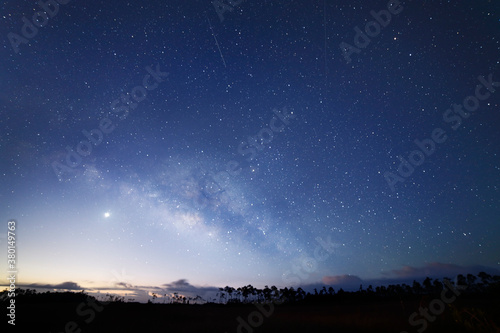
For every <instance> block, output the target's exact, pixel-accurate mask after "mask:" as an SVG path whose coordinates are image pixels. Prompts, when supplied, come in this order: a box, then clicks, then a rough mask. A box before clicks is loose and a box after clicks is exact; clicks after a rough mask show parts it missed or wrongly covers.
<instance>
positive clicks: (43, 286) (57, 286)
mask: <svg viewBox="0 0 500 333" xmlns="http://www.w3.org/2000/svg"><path fill="white" fill-rule="evenodd" d="M26 287H29V288H40V289H66V290H83V289H85V288H83V287H82V286H80V285H79V284H78V283H76V282H71V281H68V282H63V283H59V284H40V283H32V284H29V285H26Z"/></svg>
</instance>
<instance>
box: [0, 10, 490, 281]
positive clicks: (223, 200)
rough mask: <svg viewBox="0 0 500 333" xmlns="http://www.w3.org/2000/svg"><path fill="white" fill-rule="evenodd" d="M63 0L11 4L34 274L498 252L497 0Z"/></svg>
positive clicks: (366, 264) (394, 273)
mask: <svg viewBox="0 0 500 333" xmlns="http://www.w3.org/2000/svg"><path fill="white" fill-rule="evenodd" d="M63 3H64V1H61V4H60V5H58V9H57V12H56V9H55V8H54V6H49V7H47V11H48V12H47V13H46V14H44V13H43V11H42V12H40V10H41V9H40V7H39V6H37V5H35V6H33V5H31V4H29V3H27V2H17V1H4V2H3V3H2V6H1V8H0V14H1V15H0V18H1V19H2V22H3V23H2V25H1V27H0V36H2V38H3V44H2V47H1V48H0V59H2V61H1V62H0V73H1V77H0V127H1V132H0V154H1V155H0V156H1V160H0V177H1V178H0V179H1V183H0V184H1V186H0V199H1V203H0V205H1V206H0V220H2V221H5V222H7V220H8V219H11V218H15V219H17V221H18V234H19V241H18V244H17V245H18V248H19V253H20V255H19V267H22V272H23V273H22V274H20V275H19V279H20V280H21V281H22V282H23V283H26V284H30V283H40V284H59V283H62V282H66V281H72V282H75V283H77V284H78V285H80V286H83V287H85V288H86V289H95V290H98V289H100V288H106V287H107V288H109V287H115V283H116V282H117V281H118V280H119V282H126V283H128V284H129V285H134V286H151V287H155V286H156V287H158V286H162V285H165V284H171V283H173V281H184V280H183V279H186V280H187V281H189V283H191V284H193V285H198V286H224V285H232V286H240V285H244V284H253V285H256V286H261V285H262V286H263V285H265V284H268V285H272V284H275V285H281V286H284V285H287V284H312V283H319V282H321V281H323V282H325V281H328V282H332V281H341V280H342V276H344V275H347V274H351V275H353V276H356V277H359V278H360V279H367V280H370V279H372V280H373V279H383V278H398V277H401V276H403V275H405V274H406V275H405V277H408V276H407V275H408V274H407V272H416V271H418V270H419V269H423V268H425V267H432V269H431V271H432V272H433V274H435V275H438V277H441V276H439V274H441V273H443V274H444V273H445V272H449V270H447V267H450V266H447V265H456V266H453V267H463V269H464V270H466V268H467V267H477V266H481V267H485V269H491V270H492V271H495V270H498V269H499V268H500V261H499V256H498V254H499V253H500V245H499V243H498V239H499V236H500V227H499V222H500V221H499V211H500V196H499V186H500V174H499V173H500V169H499V166H500V156H499V148H498V147H499V146H500V139H499V136H498V124H499V120H500V116H499V113H498V112H499V94H500V92H499V90H500V83H496V82H500V66H499V64H500V62H499V56H500V55H499V50H500V40H499V38H500V29H499V28H500V7H499V6H498V5H497V4H495V3H494V2H482V3H481V4H477V3H475V2H472V1H467V2H465V3H460V4H455V3H451V2H448V1H434V2H432V3H431V2H427V1H424V2H423V3H421V2H417V1H406V2H403V3H398V2H394V4H393V5H392V6H390V5H389V7H388V2H387V1H382V2H370V3H369V4H367V2H361V1H319V2H318V1H316V2H300V1H299V2H296V1H295V2H275V1H274V2H270V1H260V2H251V1H243V2H241V3H238V1H234V2H232V3H233V4H234V6H232V5H230V3H229V2H226V1H221V2H220V3H222V4H224V6H226V7H219V11H223V12H222V13H221V15H222V17H223V20H221V18H220V16H219V15H218V13H217V11H216V8H215V7H214V5H213V4H212V3H211V2H210V1H191V2H186V1H169V2H168V4H167V3H165V2H164V1H148V2H147V3H144V2H139V1H137V2H110V1H92V2H91V3H88V2H82V1H69V2H68V3H66V4H63ZM224 8H225V9H226V10H225V11H224ZM229 9H231V10H229ZM37 12H40V13H39V14H35V13H37ZM33 14H35V19H38V20H39V21H36V22H35V23H36V24H38V25H39V27H36V26H35V25H33ZM44 15H46V17H47V18H48V21H47V22H42V21H43V19H44ZM388 15H390V19H389V17H388ZM23 17H25V18H26V19H25V20H24V21H23ZM377 20H378V21H377ZM26 22H27V23H26ZM377 22H378V23H377ZM23 25H26V26H25V27H23ZM33 27H34V28H35V29H36V33H35V30H33ZM23 34H24V35H23ZM341 45H343V46H344V48H343V47H341ZM346 45H349V46H348V47H349V50H350V53H349V56H348V57H346V54H345V52H346V51H345V46H346ZM347 58H350V61H347V60H346V59H347ZM167 73H168V74H167ZM478 85H479V87H477V86H478ZM463 103H465V105H463ZM415 140H418V142H421V144H416V143H415ZM430 140H433V141H430ZM430 142H432V143H430ZM419 145H420V147H419ZM422 150H425V151H422ZM412 163H413V164H412ZM398 168H399V170H398ZM226 170H227V171H229V173H228V172H227V171H226ZM318 237H320V238H321V241H320V242H319V243H318ZM327 240H329V241H328V242H329V243H330V244H331V248H329V249H330V250H331V251H330V252H328V251H326V250H325V249H324V248H322V249H321V251H323V252H322V253H323V254H325V253H327V254H328V256H327V258H325V259H324V260H317V259H318V253H319V252H317V251H316V252H315V250H316V248H317V246H318V244H320V243H321V242H326V241H327ZM325 251H326V252H325ZM315 254H316V256H315ZM311 258H312V259H314V260H313V261H312V260H311ZM315 258H316V259H315ZM2 265H5V263H2V264H0V267H3V266H2ZM49 267H50V268H49ZM294 267H295V268H294ZM296 267H302V268H300V269H301V271H300V272H294V270H296ZM405 267H406V268H405ZM488 267H489V268H488ZM412 269H413V270H412ZM124 271H125V272H127V276H128V278H127V281H122V280H125V278H122V279H121V280H120V279H118V280H117V279H116V278H115V276H116V272H124ZM20 272H21V270H20ZM290 272H292V273H290ZM304 272H305V273H304ZM401 272H406V273H404V274H403V273H401ZM410 275H411V274H410ZM122 277H123V276H122ZM410 277H411V276H410ZM174 284H175V283H174ZM144 288H146V287H144Z"/></svg>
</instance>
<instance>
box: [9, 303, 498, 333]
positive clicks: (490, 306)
mask: <svg viewBox="0 0 500 333" xmlns="http://www.w3.org/2000/svg"><path fill="white" fill-rule="evenodd" d="M81 303H82V302H60V301H59V302H36V303H28V304H22V303H19V304H17V306H16V326H15V329H14V330H12V328H13V327H12V326H11V325H8V326H10V327H9V330H8V331H19V332H20V331H21V329H23V328H24V329H23V332H27V331H26V329H28V330H29V332H53V333H56V332H57V333H59V332H64V333H66V332H68V333H73V332H74V333H79V332H107V333H108V332H134V333H137V332H197V333H202V332H206V333H208V332H214V333H215V332H217V333H223V332H228V333H230V332H241V333H250V332H273V333H274V332H290V333H293V332H308V333H309V332H311V333H312V332H329V333H331V332H338V333H342V332H370V333H374V332H397V333H399V332H401V331H407V332H408V333H412V332H418V331H417V329H421V328H423V324H421V323H420V324H418V325H415V326H411V325H410V324H409V322H408V319H409V317H410V315H411V313H413V312H415V311H418V308H419V303H420V300H413V301H405V302H401V301H395V300H387V301H380V300H376V301H375V300H374V301H367V300H364V301H356V300H346V301H336V302H333V303H332V302H330V303H326V304H304V303H302V304H297V303H295V304H289V305H279V306H278V305H276V306H274V310H273V311H272V312H273V313H272V314H270V315H269V317H266V316H259V315H257V316H253V317H252V318H253V323H254V326H255V328H253V327H251V326H247V327H246V328H244V327H243V326H240V328H239V330H238V327H239V325H240V324H239V322H238V321H237V318H238V317H241V318H242V319H243V320H244V321H245V322H246V323H248V316H249V314H251V313H254V311H257V308H256V306H255V305H251V304H246V305H220V304H209V305H182V304H143V303H109V304H106V305H104V306H103V307H102V308H101V306H100V305H99V304H97V305H96V306H95V309H93V308H92V307H90V306H88V305H86V306H84V307H82V306H81ZM79 306H80V312H79V313H80V315H79V314H78V313H77V309H78V307H79ZM2 308H5V307H4V306H2ZM98 309H100V310H101V311H100V312H99V311H97V310H98ZM268 309H269V306H267V307H266V309H265V310H264V311H266V310H268ZM254 314H255V313H254ZM94 315H95V316H94ZM2 317H4V319H3V321H4V323H2V326H3V327H5V326H4V324H6V321H7V320H6V319H8V317H7V318H6V317H5V315H4V316H2ZM261 317H262V318H263V320H262V322H261V323H260V325H259V320H260V318H261ZM499 318H500V301H499V300H495V299H487V300H485V299H482V300H481V299H457V300H456V301H455V302H453V303H452V304H451V306H447V308H446V310H445V311H444V313H442V314H441V315H439V316H437V317H436V319H435V320H434V322H432V323H429V326H428V327H427V328H426V329H425V332H428V333H432V332H500V330H499V329H498V328H497V327H499V326H500V325H499V324H500V321H499ZM418 319H421V317H418ZM85 320H87V321H88V322H85ZM72 322H73V323H72ZM468 323H469V326H470V328H469V329H468V328H467V325H468ZM2 331H3V330H2ZM421 332H423V331H421Z"/></svg>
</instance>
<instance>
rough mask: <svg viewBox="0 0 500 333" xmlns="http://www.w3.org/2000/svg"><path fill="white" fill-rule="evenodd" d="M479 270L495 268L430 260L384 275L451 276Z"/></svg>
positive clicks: (411, 276) (401, 276)
mask: <svg viewBox="0 0 500 333" xmlns="http://www.w3.org/2000/svg"><path fill="white" fill-rule="evenodd" d="M481 271H484V272H492V271H496V270H492V268H490V267H485V266H459V265H454V264H444V263H439V262H432V263H427V264H426V265H425V266H422V267H414V266H403V268H401V269H395V270H392V271H390V272H389V273H387V274H385V275H389V276H391V277H396V278H412V279H413V278H415V279H416V278H425V277H433V278H443V277H449V278H453V277H454V276H457V275H458V274H463V275H466V274H469V273H470V274H475V275H477V274H478V273H479V272H481ZM493 273H494V272H493Z"/></svg>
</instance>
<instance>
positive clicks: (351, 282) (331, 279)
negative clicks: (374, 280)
mask: <svg viewBox="0 0 500 333" xmlns="http://www.w3.org/2000/svg"><path fill="white" fill-rule="evenodd" d="M322 282H323V283H324V284H326V285H330V286H340V287H356V286H358V287H359V285H360V284H362V283H363V280H361V278H359V277H358V276H356V275H333V276H324V277H323V279H322Z"/></svg>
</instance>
